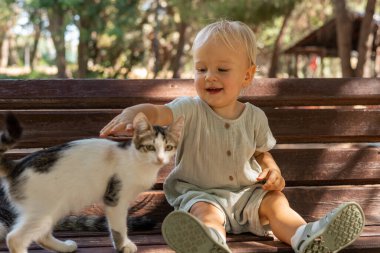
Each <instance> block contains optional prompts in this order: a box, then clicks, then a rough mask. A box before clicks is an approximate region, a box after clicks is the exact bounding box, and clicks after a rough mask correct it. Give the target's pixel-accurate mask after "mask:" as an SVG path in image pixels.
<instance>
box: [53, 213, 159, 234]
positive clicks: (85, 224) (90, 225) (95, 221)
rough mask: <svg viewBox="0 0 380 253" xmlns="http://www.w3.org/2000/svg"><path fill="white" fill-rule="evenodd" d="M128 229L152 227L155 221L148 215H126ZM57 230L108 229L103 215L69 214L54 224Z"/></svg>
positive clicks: (91, 230) (99, 230) (92, 230)
mask: <svg viewBox="0 0 380 253" xmlns="http://www.w3.org/2000/svg"><path fill="white" fill-rule="evenodd" d="M127 226H128V230H129V231H141V230H148V229H152V228H154V227H155V226H156V222H155V221H154V220H152V219H150V218H148V217H145V216H142V217H131V216H130V217H128V222H127ZM55 230H57V231H90V232H94V231H95V232H97V231H98V232H101V231H108V226H107V220H106V218H105V217H104V216H97V215H79V216H76V215H70V216H66V217H64V218H63V219H62V220H60V221H59V222H58V224H57V225H56V226H55Z"/></svg>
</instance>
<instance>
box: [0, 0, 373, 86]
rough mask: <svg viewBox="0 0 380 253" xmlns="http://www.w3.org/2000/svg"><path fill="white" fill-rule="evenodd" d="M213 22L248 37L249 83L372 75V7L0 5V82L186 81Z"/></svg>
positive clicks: (352, 2) (287, 1)
mask: <svg viewBox="0 0 380 253" xmlns="http://www.w3.org/2000/svg"><path fill="white" fill-rule="evenodd" d="M219 19H229V20H240V21H243V22H245V23H247V24H248V25H249V26H250V27H251V28H252V30H253V31H254V32H255V33H256V36H257V41H258V49H259V51H258V60H257V65H258V73H257V76H259V77H283V78H287V77H300V78H308V77H380V3H379V1H376V0H267V1H264V0H233V1H232V0H0V78H29V79H35V78H116V79H137V78H191V77H192V58H191V45H192V41H193V39H194V36H195V34H196V32H197V31H199V29H201V28H202V27H203V26H204V25H206V24H208V23H211V22H214V21H216V20H219Z"/></svg>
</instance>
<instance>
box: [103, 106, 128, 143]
mask: <svg viewBox="0 0 380 253" xmlns="http://www.w3.org/2000/svg"><path fill="white" fill-rule="evenodd" d="M132 122H133V116H132V115H130V113H128V111H127V110H124V111H123V112H122V113H120V114H119V115H117V116H116V117H115V118H113V119H112V120H111V121H110V122H109V123H108V124H107V125H106V126H105V127H103V129H102V130H101V131H100V137H107V136H109V135H116V136H117V135H127V136H131V135H132V134H133V125H132Z"/></svg>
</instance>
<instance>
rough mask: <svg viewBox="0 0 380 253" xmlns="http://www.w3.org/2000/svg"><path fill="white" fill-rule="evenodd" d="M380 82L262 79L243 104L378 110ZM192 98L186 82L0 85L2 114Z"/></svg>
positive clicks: (3, 82) (27, 82) (15, 82)
mask: <svg viewBox="0 0 380 253" xmlns="http://www.w3.org/2000/svg"><path fill="white" fill-rule="evenodd" d="M379 83H380V79H379V78H368V79H366V78H326V79H313V78H310V79H292V78H290V79H271V78H262V79H257V80H255V84H254V85H253V86H251V87H250V88H249V89H247V91H246V92H245V95H244V96H242V98H241V100H242V101H250V102H253V103H254V104H256V105H258V106H303V105H358V104H359V105H378V104H379V101H380V85H379ZM194 95H195V89H194V85H193V80H190V79H170V80H167V79H155V80H151V79H149V80H148V79H147V80H144V79H139V80H99V79H95V80H91V79H87V80H0V109H38V108H41V109H42V108H45V109H47V108H83V109H85V108H87V109H89V108H125V107H127V106H131V105H134V104H140V103H147V102H149V103H159V104H162V103H167V102H169V101H171V100H173V99H174V98H176V97H179V96H194Z"/></svg>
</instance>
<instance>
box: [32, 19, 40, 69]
mask: <svg viewBox="0 0 380 253" xmlns="http://www.w3.org/2000/svg"><path fill="white" fill-rule="evenodd" d="M41 26H42V22H41V23H39V24H36V25H34V32H35V33H34V41H33V47H32V50H31V53H30V69H31V70H33V69H34V59H35V58H36V54H37V47H38V42H39V41H40V37H41Z"/></svg>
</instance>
